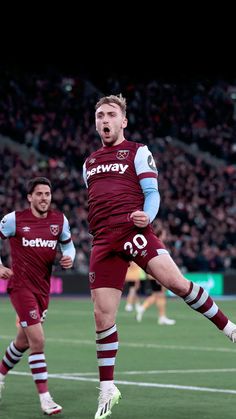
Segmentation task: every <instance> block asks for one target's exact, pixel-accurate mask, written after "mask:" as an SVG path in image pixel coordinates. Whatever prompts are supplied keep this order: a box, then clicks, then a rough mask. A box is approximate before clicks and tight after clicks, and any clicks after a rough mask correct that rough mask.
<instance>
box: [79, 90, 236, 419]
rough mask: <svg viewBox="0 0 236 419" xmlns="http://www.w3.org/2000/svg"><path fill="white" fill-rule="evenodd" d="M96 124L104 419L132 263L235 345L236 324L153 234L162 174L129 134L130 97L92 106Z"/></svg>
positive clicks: (91, 179) (93, 178)
mask: <svg viewBox="0 0 236 419" xmlns="http://www.w3.org/2000/svg"><path fill="white" fill-rule="evenodd" d="M95 122H96V130H97V132H98V134H99V136H100V137H101V140H102V147H101V148H100V149H99V150H97V151H95V152H93V153H92V154H91V155H90V156H89V157H88V158H87V159H86V161H85V163H84V179H85V182H86V185H87V187H88V205H89V214H88V221H89V226H90V232H91V233H92V235H93V247H92V251H91V258H90V272H89V280H90V288H91V295H92V299H93V304H94V316H95V323H96V332H97V333H96V344H97V360H98V366H99V377H100V394H99V399H98V409H97V412H96V414H95V419H104V418H107V417H108V416H109V415H110V414H111V410H112V408H113V406H114V405H115V404H116V403H118V401H119V399H120V397H121V393H120V391H119V389H118V388H117V387H116V386H115V384H114V366H115V359H116V354H117V350H118V333H117V326H116V315H117V310H118V307H119V303H120V298H121V294H122V290H123V286H124V281H125V276H126V272H127V268H128V264H129V261H130V260H133V261H135V263H137V264H138V265H139V266H140V267H141V268H142V269H144V270H145V271H146V272H147V273H149V274H151V275H152V276H153V277H154V278H155V279H157V280H158V281H159V282H160V283H161V284H162V285H163V286H164V287H166V288H168V289H170V290H171V291H172V292H173V293H174V294H176V295H178V296H179V297H181V298H183V301H185V303H187V304H188V306H189V307H191V308H192V309H193V310H197V311H198V312H200V313H201V314H203V315H204V316H205V317H207V318H208V319H209V320H210V321H211V322H213V323H214V324H215V325H216V327H217V328H218V329H219V330H221V331H222V332H223V333H224V334H225V335H226V336H227V337H228V338H229V339H231V341H233V342H235V340H236V325H235V324H234V323H232V322H231V321H230V320H229V319H228V318H227V317H226V316H225V314H224V313H223V312H222V311H221V310H220V309H219V307H218V306H217V305H216V303H215V302H214V301H213V300H212V298H211V297H210V296H209V295H208V293H207V291H206V290H204V289H203V288H202V287H201V286H199V285H197V284H195V283H193V282H191V281H189V280H187V279H186V278H184V276H183V275H182V273H181V272H180V270H179V268H178V267H177V266H176V264H175V262H174V261H173V259H172V258H171V256H170V255H169V252H168V251H167V249H166V248H165V245H164V244H163V243H162V241H161V240H160V239H159V238H158V237H157V236H156V235H155V234H154V232H153V229H152V227H151V223H152V221H153V220H154V218H155V217H156V214H157V212H158V209H159V203H160V197H159V192H158V183H157V176H158V173H157V169H156V165H155V162H154V159H153V156H152V154H151V152H150V151H149V149H148V147H147V146H145V145H144V144H142V143H135V142H132V141H127V140H126V139H125V137H124V129H125V128H126V127H127V118H126V100H125V98H123V97H122V96H121V95H119V96H115V95H111V96H106V97H103V98H101V99H100V100H99V101H98V103H97V104H96V106H95Z"/></svg>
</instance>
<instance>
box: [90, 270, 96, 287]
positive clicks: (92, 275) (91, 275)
mask: <svg viewBox="0 0 236 419" xmlns="http://www.w3.org/2000/svg"><path fill="white" fill-rule="evenodd" d="M94 281H95V272H89V282H91V284H92V283H93V282H94Z"/></svg>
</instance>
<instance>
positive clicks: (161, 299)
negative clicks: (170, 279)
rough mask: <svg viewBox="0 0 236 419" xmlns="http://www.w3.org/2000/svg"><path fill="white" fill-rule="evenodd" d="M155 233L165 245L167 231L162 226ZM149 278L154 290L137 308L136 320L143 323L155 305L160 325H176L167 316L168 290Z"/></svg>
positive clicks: (149, 276) (148, 276)
mask: <svg viewBox="0 0 236 419" xmlns="http://www.w3.org/2000/svg"><path fill="white" fill-rule="evenodd" d="M155 233H156V235H157V237H159V239H160V240H162V242H163V243H165V240H166V230H164V229H162V228H161V226H160V224H159V225H158V228H157V229H155ZM147 278H148V281H149V284H150V287H151V289H152V293H151V295H149V296H148V297H147V298H145V300H144V301H143V303H142V304H141V305H139V306H138V307H137V314H136V320H137V321H138V322H141V321H142V318H143V314H144V312H145V311H146V310H147V309H148V308H149V307H151V306H152V305H153V304H155V305H156V308H157V313H158V324H159V325H167V326H173V325H174V324H175V323H176V321H175V320H173V319H169V318H168V317H167V315H166V306H167V298H166V288H165V287H163V286H162V285H161V284H159V282H158V281H155V279H154V278H153V277H152V276H151V275H149V274H147Z"/></svg>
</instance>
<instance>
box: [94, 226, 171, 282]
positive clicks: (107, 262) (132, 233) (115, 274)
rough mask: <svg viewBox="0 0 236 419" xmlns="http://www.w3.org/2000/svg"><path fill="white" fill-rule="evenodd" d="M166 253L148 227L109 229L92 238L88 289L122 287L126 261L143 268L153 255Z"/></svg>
mask: <svg viewBox="0 0 236 419" xmlns="http://www.w3.org/2000/svg"><path fill="white" fill-rule="evenodd" d="M163 253H167V254H168V253H169V252H168V251H167V250H166V248H165V245H164V244H163V243H162V241H161V240H160V239H159V238H158V237H157V236H156V235H155V234H154V232H153V230H152V228H151V226H148V227H146V228H144V229H140V228H136V227H133V226H132V228H129V229H127V228H126V229H125V228H124V227H123V226H122V227H120V228H114V229H112V228H109V229H106V230H105V231H104V230H103V232H102V234H100V235H99V234H98V235H97V236H96V237H95V240H94V244H93V247H92V251H91V257H90V267H89V284H90V288H91V289H95V288H101V287H108V288H117V289H119V290H123V287H124V282H125V276H126V272H127V269H128V266H129V262H130V261H131V260H133V261H134V262H135V263H137V265H139V266H140V267H141V268H142V269H144V270H146V267H147V264H148V262H149V261H150V260H151V259H153V258H154V257H155V256H158V255H160V254H163Z"/></svg>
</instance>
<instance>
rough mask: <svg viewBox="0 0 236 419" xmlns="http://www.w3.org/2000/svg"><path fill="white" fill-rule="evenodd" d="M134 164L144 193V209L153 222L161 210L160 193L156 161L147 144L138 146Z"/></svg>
mask: <svg viewBox="0 0 236 419" xmlns="http://www.w3.org/2000/svg"><path fill="white" fill-rule="evenodd" d="M134 166H135V170H136V173H137V176H138V179H139V183H140V186H141V188H142V191H143V194H144V206H143V211H144V212H146V213H147V214H148V216H149V220H150V223H151V222H152V221H153V220H154V218H155V217H156V215H157V213H158V210H159V206H160V194H159V191H158V182H157V177H158V171H157V168H156V163H155V160H154V158H153V155H152V153H151V151H150V150H149V149H148V147H147V146H143V147H139V148H138V150H137V153H136V156H135V159H134Z"/></svg>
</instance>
